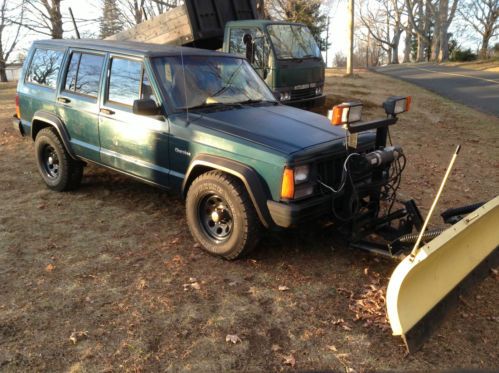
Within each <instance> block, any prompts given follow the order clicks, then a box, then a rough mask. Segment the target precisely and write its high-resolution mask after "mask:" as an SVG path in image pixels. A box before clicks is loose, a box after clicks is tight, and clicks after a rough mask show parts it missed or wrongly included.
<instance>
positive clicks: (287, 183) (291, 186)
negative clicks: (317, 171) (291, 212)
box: [281, 165, 314, 199]
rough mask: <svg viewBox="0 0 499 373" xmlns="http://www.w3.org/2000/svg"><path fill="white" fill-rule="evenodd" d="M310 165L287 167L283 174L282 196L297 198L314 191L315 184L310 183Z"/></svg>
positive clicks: (284, 197)
mask: <svg viewBox="0 0 499 373" xmlns="http://www.w3.org/2000/svg"><path fill="white" fill-rule="evenodd" d="M309 177H310V166H309V165H303V166H297V167H295V168H291V167H286V168H285V169H284V172H283V175H282V184H281V198H283V199H297V198H302V197H306V196H309V195H311V194H313V193H314V185H313V184H312V183H309V182H308V181H309Z"/></svg>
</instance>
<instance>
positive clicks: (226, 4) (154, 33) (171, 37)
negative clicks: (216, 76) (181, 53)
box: [107, 0, 257, 50]
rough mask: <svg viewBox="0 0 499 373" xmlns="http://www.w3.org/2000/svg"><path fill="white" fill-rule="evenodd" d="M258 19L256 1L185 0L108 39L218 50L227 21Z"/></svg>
mask: <svg viewBox="0 0 499 373" xmlns="http://www.w3.org/2000/svg"><path fill="white" fill-rule="evenodd" d="M256 18H257V10H256V0H211V1H207V0H185V2H184V5H182V6H178V7H176V8H173V9H171V10H169V11H168V12H166V13H163V14H160V15H158V16H156V17H154V18H152V19H150V20H148V21H145V22H142V23H140V24H138V25H137V26H135V27H133V28H131V29H128V30H125V31H122V32H120V33H118V34H115V35H113V36H110V37H108V38H107V40H128V41H141V42H147V43H156V44H172V45H186V46H194V47H197V48H205V49H213V50H215V49H220V48H221V47H222V44H223V36H224V28H225V24H226V23H227V22H229V21H237V20H246V19H256Z"/></svg>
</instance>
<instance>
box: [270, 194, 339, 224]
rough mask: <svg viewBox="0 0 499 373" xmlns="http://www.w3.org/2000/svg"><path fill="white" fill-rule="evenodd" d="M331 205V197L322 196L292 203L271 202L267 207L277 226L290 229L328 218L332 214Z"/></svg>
mask: <svg viewBox="0 0 499 373" xmlns="http://www.w3.org/2000/svg"><path fill="white" fill-rule="evenodd" d="M331 203H332V201H331V197H330V196H320V197H316V198H311V199H308V200H304V201H301V202H291V203H284V202H276V201H272V200H269V201H267V207H268V209H269V212H270V215H271V216H272V220H274V222H275V223H276V225H278V226H279V227H282V228H289V227H294V226H297V225H299V224H301V223H305V222H308V221H312V220H314V219H317V218H320V217H323V216H327V215H328V214H329V213H330V212H331Z"/></svg>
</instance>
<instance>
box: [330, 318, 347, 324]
mask: <svg viewBox="0 0 499 373" xmlns="http://www.w3.org/2000/svg"><path fill="white" fill-rule="evenodd" d="M331 322H332V323H333V325H340V324H343V323H344V322H345V320H343V319H336V320H332V321H331Z"/></svg>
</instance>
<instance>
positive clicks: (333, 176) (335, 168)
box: [317, 158, 345, 188]
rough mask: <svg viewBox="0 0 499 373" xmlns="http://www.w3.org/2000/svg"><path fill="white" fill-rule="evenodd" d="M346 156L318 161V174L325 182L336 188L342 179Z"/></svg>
mask: <svg viewBox="0 0 499 373" xmlns="http://www.w3.org/2000/svg"><path fill="white" fill-rule="evenodd" d="M344 161H345V159H344V158H336V159H324V160H322V161H319V163H317V176H318V178H319V180H320V181H322V182H323V183H324V184H327V185H330V186H332V187H334V188H336V187H338V186H339V184H340V181H341V168H342V167H343V162H344Z"/></svg>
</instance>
